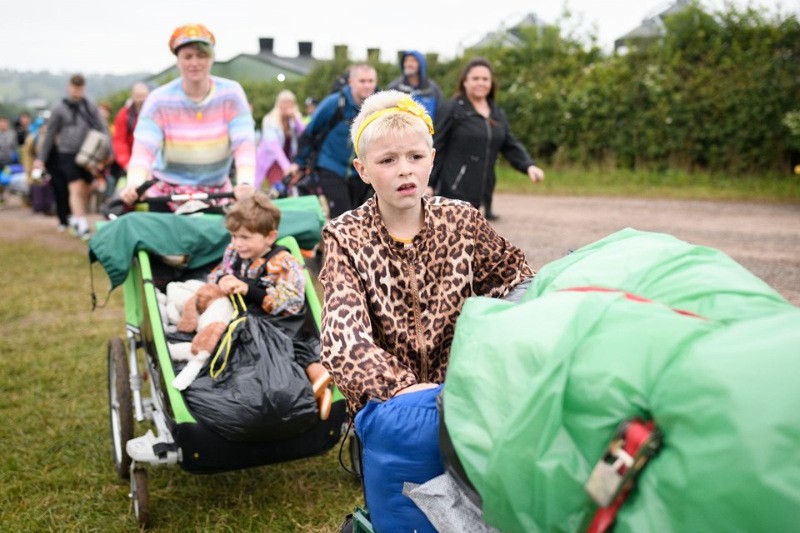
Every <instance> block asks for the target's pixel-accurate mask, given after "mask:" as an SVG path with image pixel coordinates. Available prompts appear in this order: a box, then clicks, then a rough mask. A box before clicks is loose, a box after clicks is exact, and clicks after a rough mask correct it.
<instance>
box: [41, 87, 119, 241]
mask: <svg viewBox="0 0 800 533" xmlns="http://www.w3.org/2000/svg"><path fill="white" fill-rule="evenodd" d="M85 89H86V80H85V78H84V77H83V76H82V75H80V74H75V75H73V76H72V77H71V78H70V79H69V83H68V84H67V98H64V99H62V100H61V101H60V102H59V103H58V104H56V105H55V106H54V107H53V109H52V110H51V114H50V120H49V121H48V126H47V133H46V135H45V138H44V141H43V143H42V146H41V148H40V150H39V153H38V155H37V157H36V161H34V163H33V168H34V169H39V170H41V169H42V168H43V167H44V161H46V160H47V156H48V155H49V154H50V151H51V150H53V149H54V148H55V149H56V150H57V151H58V165H56V168H54V169H50V170H51V171H52V172H53V176H52V183H53V189H54V191H53V192H54V193H55V194H54V196H55V200H56V212H57V214H58V221H59V229H60V230H64V229H66V226H67V224H69V227H70V228H72V230H74V231H75V233H76V235H78V236H79V237H81V238H82V239H84V240H86V239H88V238H89V236H90V233H89V223H88V221H87V220H86V206H87V205H88V203H89V193H90V192H91V189H90V185H91V183H92V181H93V180H94V176H93V175H92V174H91V172H89V171H88V170H86V169H85V168H82V167H79V166H78V165H77V164H76V163H75V156H76V154H77V153H78V152H79V151H80V148H81V145H82V144H83V141H84V139H85V138H86V135H88V133H89V130H90V129H96V130H99V131H102V132H104V133H105V134H106V135H108V126H107V125H106V123H105V121H104V120H103V119H102V117H101V116H100V112H99V111H98V110H97V106H96V105H95V104H94V103H93V102H91V101H90V100H88V99H87V98H86V97H85V96H84V94H85ZM56 139H58V141H57V142H56ZM70 212H71V213H72V214H71V215H69V213H70Z"/></svg>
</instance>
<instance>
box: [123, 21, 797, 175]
mask: <svg viewBox="0 0 800 533" xmlns="http://www.w3.org/2000/svg"><path fill="white" fill-rule="evenodd" d="M570 22H571V21H570V20H569V16H568V15H566V16H565V18H564V19H562V20H561V21H559V22H558V23H557V24H556V25H554V26H550V27H546V28H543V29H539V28H535V27H528V28H524V29H523V30H522V31H520V32H519V33H518V37H520V38H521V41H522V44H521V45H520V46H518V47H513V48H509V47H500V46H493V47H489V48H485V49H481V50H470V51H469V53H468V54H466V55H465V56H463V57H460V58H457V59H454V60H452V61H447V62H440V61H438V60H437V58H436V56H429V65H428V72H429V75H430V77H431V78H432V79H434V80H436V81H437V82H438V83H439V85H440V86H441V87H442V90H443V92H444V93H445V95H448V96H450V95H452V94H453V93H454V89H455V84H456V80H457V78H458V74H459V72H460V70H461V68H462V66H463V65H464V64H465V63H466V62H467V61H468V60H469V59H471V58H472V57H474V56H475V55H478V54H480V55H483V56H485V57H487V58H488V59H489V60H490V61H491V62H492V65H493V66H494V68H495V78H496V81H497V82H498V84H499V89H500V90H499V93H498V94H499V95H498V102H499V103H500V105H501V106H502V107H503V108H504V109H505V111H506V113H507V115H508V116H509V118H510V120H511V123H512V124H511V125H512V130H513V131H514V133H515V134H516V135H517V136H518V137H519V138H520V139H521V140H522V141H523V143H524V144H525V145H526V146H528V147H529V149H530V151H531V152H532V154H533V155H534V156H535V157H536V158H537V159H538V160H541V161H542V162H543V164H545V165H547V166H549V167H551V168H553V167H563V168H569V167H591V168H605V169H615V168H616V169H625V170H644V171H664V170H667V169H675V170H680V171H688V172H695V171H701V172H712V173H723V174H726V175H729V176H740V175H752V174H758V175H764V174H770V173H771V174H775V173H778V174H781V173H782V174H785V173H787V172H790V171H791V169H792V167H793V166H794V165H797V164H799V163H800V23H798V18H797V16H796V15H787V14H780V13H778V14H773V15H767V14H765V13H763V12H761V11H758V10H756V9H753V8H751V7H748V8H743V9H739V8H736V7H735V6H732V5H729V6H727V7H726V8H725V10H724V11H719V12H715V13H708V12H705V11H703V10H702V9H700V8H699V7H698V6H697V5H694V6H692V7H690V8H689V9H687V10H685V11H684V12H682V13H680V14H678V15H675V16H673V17H671V18H668V19H667V20H666V21H665V24H666V27H667V31H666V35H665V37H664V38H662V39H660V40H658V41H654V42H651V43H649V44H646V45H642V44H641V43H640V44H639V45H638V46H636V47H631V48H630V50H629V52H628V53H626V54H617V53H611V54H608V53H604V52H602V51H601V50H600V49H599V48H598V47H597V44H596V37H594V36H592V35H589V36H588V37H576V36H575V35H574V34H573V30H570V29H564V28H565V27H567V26H568V25H569V24H570ZM373 64H374V66H375V67H376V69H377V71H378V80H379V86H385V85H386V84H387V83H388V82H389V81H390V80H392V79H393V78H395V77H396V76H398V75H399V72H400V70H399V66H398V65H397V63H396V62H394V61H391V62H381V63H373ZM347 65H348V60H347V58H345V57H338V58H336V59H334V60H331V61H322V62H320V63H319V64H318V65H317V67H316V68H315V69H314V70H313V71H312V72H311V73H310V75H309V76H307V77H306V78H305V79H303V80H300V81H294V82H286V83H278V82H259V83H254V82H243V84H242V85H243V86H244V88H245V91H246V92H247V95H248V98H249V99H250V102H251V104H252V106H253V115H254V117H255V118H256V121H257V124H260V121H261V118H262V117H263V116H264V115H265V114H266V113H267V112H268V111H269V110H270V109H271V108H272V105H273V103H274V101H275V96H276V95H277V93H278V91H280V90H281V89H284V88H288V89H290V90H292V91H294V92H295V93H296V94H297V96H298V100H299V101H301V102H302V101H303V100H304V99H305V98H306V97H307V96H314V97H316V98H318V99H321V98H322V97H324V96H326V95H327V94H328V93H329V92H330V87H331V82H332V81H333V80H334V79H335V78H337V77H338V76H340V75H341V73H342V72H343V71H344V70H345V69H346V68H347ZM120 101H124V98H123V99H121V100H120ZM115 103H116V102H115Z"/></svg>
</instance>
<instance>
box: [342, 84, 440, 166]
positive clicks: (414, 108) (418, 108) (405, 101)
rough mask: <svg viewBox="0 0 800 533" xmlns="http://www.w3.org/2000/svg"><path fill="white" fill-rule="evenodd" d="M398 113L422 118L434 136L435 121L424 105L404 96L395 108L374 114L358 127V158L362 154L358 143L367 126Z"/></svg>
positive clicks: (355, 146) (356, 148) (356, 146)
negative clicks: (384, 116)
mask: <svg viewBox="0 0 800 533" xmlns="http://www.w3.org/2000/svg"><path fill="white" fill-rule="evenodd" d="M397 112H400V113H408V114H410V115H414V116H415V117H419V118H421V119H422V120H423V121H424V122H425V125H426V126H428V131H429V132H430V134H431V135H433V121H432V120H431V117H430V115H428V112H427V111H426V110H425V108H424V107H422V105H420V104H419V103H418V102H416V101H415V100H413V99H412V98H411V97H410V96H404V97H403V98H401V99H400V100H398V101H397V103H396V104H395V105H394V107H387V108H386V109H381V110H380V111H375V112H374V113H373V114H371V115H370V116H368V117H367V118H365V119H364V122H362V123H361V126H359V127H358V131H357V132H356V143H355V145H354V148H355V150H356V156H358V157H360V154H359V153H358V143H359V141H360V140H361V134H362V133H364V130H365V129H366V128H367V126H369V125H370V124H372V123H373V122H375V121H376V120H377V119H378V118H380V117H382V116H383V115H386V114H388V113H397Z"/></svg>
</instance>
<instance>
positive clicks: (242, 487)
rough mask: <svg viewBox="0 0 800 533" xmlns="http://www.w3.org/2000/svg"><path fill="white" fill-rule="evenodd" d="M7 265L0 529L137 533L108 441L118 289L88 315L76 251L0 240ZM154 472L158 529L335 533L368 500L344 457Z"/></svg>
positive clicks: (0, 392) (0, 344)
mask: <svg viewBox="0 0 800 533" xmlns="http://www.w3.org/2000/svg"><path fill="white" fill-rule="evenodd" d="M0 263H1V264H2V265H3V269H2V273H0V280H2V282H3V283H2V284H3V287H4V288H5V294H4V298H3V300H2V304H0V415H2V422H3V423H2V425H0V443H2V450H3V454H2V459H0V462H1V464H2V468H0V530H2V531H4V532H16V531H25V532H27V531H98V532H113V531H135V530H136V526H135V522H134V518H133V513H132V511H131V504H130V502H129V499H128V491H129V486H128V483H127V482H123V481H122V480H120V479H119V478H118V477H117V475H116V473H115V471H114V467H113V461H112V459H111V441H110V438H109V431H108V401H107V378H106V372H107V370H106V344H107V342H108V339H109V338H110V337H112V336H116V335H119V336H122V335H123V334H124V316H123V312H122V298H121V291H115V292H114V293H112V296H111V299H110V301H109V303H108V305H107V307H106V308H104V309H99V310H97V311H94V312H92V311H91V309H90V297H89V295H90V288H89V275H88V267H87V265H88V262H87V259H86V256H85V255H84V254H80V253H63V252H59V253H53V252H52V250H48V249H46V248H43V247H41V246H38V245H36V244H34V243H24V244H9V243H5V242H2V241H0ZM95 268H96V270H95V280H96V283H97V285H98V287H99V291H98V293H102V294H99V296H103V297H104V295H105V294H104V292H105V290H106V288H105V287H106V285H105V283H106V282H105V274H104V273H103V271H102V269H100V268H99V267H97V265H95ZM101 300H102V298H101ZM146 429H147V427H139V428H137V431H136V434H137V435H140V434H143V433H144V431H145V430H146ZM148 473H149V489H150V506H151V512H152V516H153V523H154V527H153V528H152V530H153V531H237V532H238V531H269V532H284V531H286V532H293V531H299V532H311V531H335V530H336V528H337V526H338V525H339V524H340V523H341V522H342V520H343V518H344V516H345V514H347V513H348V512H350V511H351V510H352V508H353V507H354V506H355V505H356V504H358V503H359V502H360V500H361V490H360V486H359V485H358V484H357V483H356V482H355V481H354V480H353V478H352V477H350V475H349V474H347V473H345V472H344V471H343V470H341V469H340V467H339V464H338V447H337V448H335V449H334V450H331V451H329V452H328V453H327V454H325V455H323V456H320V457H315V458H311V459H304V460H300V461H294V462H291V463H284V464H280V465H271V466H266V467H260V468H252V469H247V470H242V471H237V472H229V473H224V474H215V475H208V476H199V475H193V474H188V473H185V472H183V471H182V470H181V469H180V468H179V467H177V466H174V467H166V468H161V469H155V468H150V469H148Z"/></svg>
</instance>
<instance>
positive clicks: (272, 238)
mask: <svg viewBox="0 0 800 533" xmlns="http://www.w3.org/2000/svg"><path fill="white" fill-rule="evenodd" d="M267 238H268V239H269V240H270V242H271V243H273V244H274V243H275V241H277V240H278V230H276V229H274V230H272V231H270V232H269V233H268V234H267Z"/></svg>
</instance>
